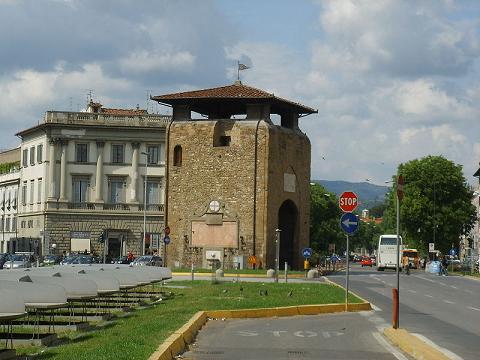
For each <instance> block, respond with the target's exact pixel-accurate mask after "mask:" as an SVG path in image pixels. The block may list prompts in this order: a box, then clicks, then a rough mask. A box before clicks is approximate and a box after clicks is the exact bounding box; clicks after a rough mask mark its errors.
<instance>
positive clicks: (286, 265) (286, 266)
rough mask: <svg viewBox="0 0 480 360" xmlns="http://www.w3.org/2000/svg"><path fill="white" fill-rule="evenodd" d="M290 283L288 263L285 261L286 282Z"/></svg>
mask: <svg viewBox="0 0 480 360" xmlns="http://www.w3.org/2000/svg"><path fill="white" fill-rule="evenodd" d="M287 281H288V263H287V262H286V261H285V282H287Z"/></svg>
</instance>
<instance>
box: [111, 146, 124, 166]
mask: <svg viewBox="0 0 480 360" xmlns="http://www.w3.org/2000/svg"><path fill="white" fill-rule="evenodd" d="M123 159H124V151H123V145H115V144H114V145H112V163H114V164H123V162H124V160H123Z"/></svg>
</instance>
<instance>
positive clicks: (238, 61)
mask: <svg viewBox="0 0 480 360" xmlns="http://www.w3.org/2000/svg"><path fill="white" fill-rule="evenodd" d="M237 81H240V60H237Z"/></svg>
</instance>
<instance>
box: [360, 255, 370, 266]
mask: <svg viewBox="0 0 480 360" xmlns="http://www.w3.org/2000/svg"><path fill="white" fill-rule="evenodd" d="M360 264H361V265H362V267H364V266H370V267H372V266H373V262H372V259H371V258H370V257H368V256H364V257H363V258H362V261H360Z"/></svg>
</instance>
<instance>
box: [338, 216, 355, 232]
mask: <svg viewBox="0 0 480 360" xmlns="http://www.w3.org/2000/svg"><path fill="white" fill-rule="evenodd" d="M340 227H341V228H342V230H343V231H345V232H346V233H347V234H353V233H354V232H355V231H357V230H358V218H357V215H355V214H352V213H348V212H347V213H345V214H343V215H342V217H341V218H340Z"/></svg>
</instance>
